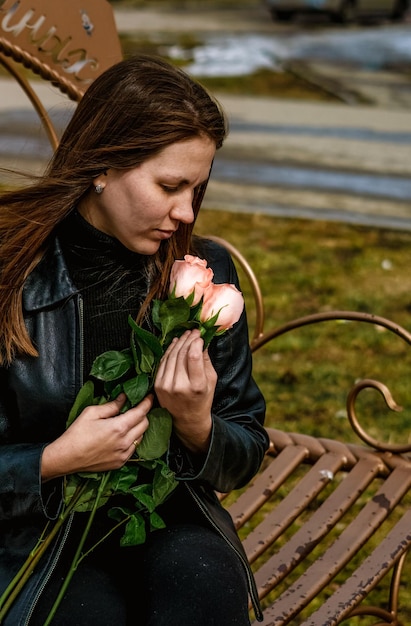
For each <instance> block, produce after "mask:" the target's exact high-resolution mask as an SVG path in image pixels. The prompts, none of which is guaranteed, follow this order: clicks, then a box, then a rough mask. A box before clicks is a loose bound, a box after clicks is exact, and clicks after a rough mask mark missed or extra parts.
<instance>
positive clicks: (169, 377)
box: [154, 330, 217, 452]
mask: <svg viewBox="0 0 411 626" xmlns="http://www.w3.org/2000/svg"><path fill="white" fill-rule="evenodd" d="M203 348H204V344H203V340H202V339H201V337H200V332H199V331H198V330H192V331H186V332H185V333H184V334H183V335H182V336H181V337H180V338H179V339H174V340H173V341H172V343H171V344H170V346H169V347H168V349H167V350H166V352H165V354H164V356H163V358H162V359H161V362H160V365H159V368H158V371H157V376H156V380H155V384H154V389H155V392H156V394H157V398H158V401H159V403H160V405H161V406H162V407H164V408H166V409H168V411H170V413H171V415H172V416H173V427H174V431H175V433H176V434H177V435H178V437H179V438H180V439H181V441H182V442H183V443H184V445H185V446H186V447H187V448H188V449H189V450H191V451H192V452H206V451H207V449H208V445H209V442H210V435H211V427H212V420H211V406H212V403H213V398H214V392H215V388H216V384H217V374H216V371H215V369H214V367H213V365H212V363H211V361H210V357H209V356H208V352H207V350H203Z"/></svg>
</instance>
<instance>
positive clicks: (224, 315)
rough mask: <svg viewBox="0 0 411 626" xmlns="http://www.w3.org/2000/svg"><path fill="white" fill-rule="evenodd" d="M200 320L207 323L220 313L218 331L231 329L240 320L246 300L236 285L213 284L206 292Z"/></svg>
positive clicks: (217, 323)
mask: <svg viewBox="0 0 411 626" xmlns="http://www.w3.org/2000/svg"><path fill="white" fill-rule="evenodd" d="M203 298H204V300H203V307H202V310H201V314H200V320H201V321H202V322H206V321H207V320H209V319H210V318H211V317H213V316H214V315H216V314H217V313H218V318H217V322H216V325H218V330H227V329H228V328H231V327H232V326H233V325H234V324H235V323H236V322H238V320H239V319H240V316H241V313H242V312H243V308H244V298H243V294H242V293H241V291H239V290H238V289H237V287H236V286H235V285H230V284H229V283H222V284H220V285H216V284H214V283H211V284H210V285H209V286H208V287H207V289H206V290H205V291H204V296H203Z"/></svg>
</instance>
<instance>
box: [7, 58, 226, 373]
mask: <svg viewBox="0 0 411 626" xmlns="http://www.w3.org/2000/svg"><path fill="white" fill-rule="evenodd" d="M226 133H227V126H226V119H225V116H224V114H223V112H222V110H221V107H220V106H219V104H218V103H217V101H216V100H215V99H214V98H213V97H212V96H211V95H210V94H209V93H208V92H207V91H206V90H205V89H204V87H203V86H202V85H200V84H199V83H197V82H196V81H194V80H193V79H192V78H190V77H189V76H188V75H187V74H186V73H185V72H184V71H183V70H181V69H179V68H177V67H174V66H173V65H171V64H169V63H168V62H166V61H164V60H163V59H161V58H157V57H150V56H146V55H139V56H135V57H132V58H129V59H126V60H124V61H120V62H119V63H117V64H116V65H113V66H112V67H111V68H109V69H108V70H106V71H105V72H104V73H103V74H102V75H100V76H99V77H98V78H97V79H96V80H95V81H94V82H93V83H92V84H91V85H90V87H89V88H88V90H87V91H86V93H85V95H84V96H83V98H82V99H81V101H80V103H79V104H78V107H77V108H76V110H75V112H74V115H73V117H72V119H71V121H70V122H69V124H68V126H67V128H66V130H65V132H64V133H63V136H62V138H61V140H60V144H59V146H58V148H57V150H56V152H55V154H54V156H53V157H52V159H51V161H50V163H49V165H48V167H47V169H46V171H45V173H44V175H42V176H41V177H39V178H38V179H37V180H35V181H34V183H33V184H31V185H30V186H28V187H24V188H22V189H20V190H14V191H9V192H6V193H4V194H2V196H1V197H0V242H1V243H0V290H1V291H0V336H1V347H0V363H8V362H10V361H11V360H12V358H13V356H14V355H15V354H16V353H23V354H24V353H25V354H29V355H36V354H37V352H36V350H35V348H34V346H33V345H32V343H31V341H30V337H29V335H28V333H27V329H26V327H25V324H24V319H23V311H22V291H23V286H24V281H25V279H26V278H27V276H28V274H29V273H30V272H31V271H32V270H33V268H34V267H35V266H36V264H37V263H38V262H39V261H40V259H41V258H42V256H43V255H44V253H45V250H46V249H47V246H48V243H49V242H50V239H51V236H52V235H53V233H54V231H55V229H56V226H57V225H58V224H59V223H60V222H61V221H62V220H63V219H64V218H65V217H66V216H67V215H68V214H69V213H70V211H72V210H73V209H74V207H75V206H76V205H77V204H78V202H79V201H80V199H81V198H82V197H83V196H84V195H85V194H86V193H88V192H89V191H90V187H91V184H92V180H93V178H95V177H96V176H97V175H98V174H100V173H101V172H103V171H105V170H107V169H109V168H117V169H127V168H132V167H136V166H137V165H139V164H141V163H142V162H144V161H145V160H147V159H148V158H150V157H153V156H155V155H156V154H158V153H159V152H160V151H161V150H163V149H164V148H166V147H167V146H169V145H171V144H172V143H175V142H177V141H184V140H187V139H190V138H192V137H197V136H207V137H209V138H211V139H212V140H213V141H214V142H215V144H216V147H217V148H219V147H221V145H222V143H223V141H224V139H225V136H226ZM205 187H206V185H202V186H200V187H199V188H198V189H197V190H196V193H195V197H194V200H193V211H194V215H195V217H197V214H198V211H199V209H200V205H201V201H202V199H203V196H204V192H205ZM193 226H194V223H193V224H190V225H185V224H181V225H180V227H179V229H178V231H177V233H176V235H175V236H174V237H172V238H171V239H170V240H167V241H164V242H162V244H161V246H160V249H159V251H158V253H157V254H156V255H155V256H154V257H152V258H151V259H150V265H151V275H152V282H151V284H152V287H151V289H150V293H149V295H148V297H147V300H146V302H145V304H144V305H143V307H142V311H141V315H144V313H145V311H146V310H147V308H148V307H149V305H150V302H151V300H152V299H153V298H154V297H159V298H160V297H162V296H164V294H165V292H166V290H167V287H168V277H169V273H170V269H171V265H172V263H173V262H174V260H175V259H177V258H182V256H183V255H184V254H186V253H187V252H189V251H190V250H191V249H192V248H191V247H192V243H191V242H192V231H193Z"/></svg>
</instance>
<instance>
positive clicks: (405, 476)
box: [212, 237, 411, 626]
mask: <svg viewBox="0 0 411 626" xmlns="http://www.w3.org/2000/svg"><path fill="white" fill-rule="evenodd" d="M212 238H213V239H215V240H218V241H220V242H221V243H223V245H225V246H226V247H227V248H228V249H229V250H230V252H231V254H232V256H233V257H234V259H235V260H236V262H237V263H238V264H239V266H240V267H241V270H242V271H243V272H244V274H245V276H246V278H247V279H248V280H249V282H250V284H251V290H252V293H253V297H254V303H255V309H256V323H255V328H254V333H253V335H252V339H251V346H252V350H253V354H254V360H256V359H258V358H259V352H260V351H261V350H262V349H263V348H264V346H266V345H267V344H268V343H270V342H273V341H275V340H276V339H277V338H278V337H280V336H281V335H284V334H285V333H288V332H291V331H293V330H296V329H298V328H301V327H302V326H307V325H311V324H319V323H323V322H328V321H332V320H334V321H340V320H346V321H356V322H360V323H368V324H373V325H377V326H380V327H382V328H385V329H386V330H389V331H391V332H392V333H394V334H395V335H397V336H398V337H400V338H401V339H403V340H404V341H405V342H406V343H407V344H411V333H409V332H408V331H407V330H405V329H404V328H402V327H401V326H399V325H398V324H395V323H394V322H392V321H391V320H388V319H386V318H383V317H379V316H376V315H372V314H369V313H361V312H357V311H328V312H325V313H315V314H312V315H308V316H305V317H302V318H299V319H295V320H292V321H290V322H289V323H287V324H285V325H283V326H281V327H278V328H275V329H273V330H271V331H269V332H264V317H265V314H264V303H263V297H262V294H261V290H260V287H259V284H258V280H257V278H256V276H255V275H254V273H253V271H252V269H251V267H250V266H249V264H248V263H247V261H246V259H245V258H244V257H243V256H242V254H241V253H240V252H239V251H238V250H237V249H236V248H234V247H233V246H232V245H231V244H230V243H228V242H226V241H224V240H222V239H220V238H218V237H212ZM369 388H372V389H375V390H377V392H379V393H380V394H381V395H382V396H383V398H384V400H385V403H386V404H387V406H388V407H389V408H390V409H391V410H394V411H399V410H401V407H399V406H398V405H397V404H396V403H395V402H394V400H393V398H392V396H391V393H390V391H389V389H388V388H387V387H386V386H385V385H384V384H382V383H381V382H379V381H376V380H370V379H365V380H360V381H357V382H356V383H355V384H354V386H353V387H352V389H351V390H350V391H349V392H348V394H347V406H346V409H347V417H348V419H349V422H350V424H351V427H352V429H353V431H354V432H355V433H356V435H357V437H358V441H359V443H358V444H353V443H344V442H342V441H337V440H334V439H328V438H317V437H313V436H308V435H305V434H302V433H296V432H285V431H282V430H278V429H275V428H267V431H268V433H269V436H270V441H271V446H270V449H269V450H268V452H267V455H266V459H265V462H264V464H263V467H262V469H261V471H260V473H259V474H258V476H257V477H256V478H255V480H254V481H253V482H252V483H251V484H250V485H248V486H247V488H246V489H245V490H243V491H242V492H241V493H240V494H225V495H223V496H221V497H222V500H223V502H225V503H226V506H227V509H228V510H229V512H230V514H231V515H232V517H233V520H234V523H235V525H236V527H237V529H238V531H239V533H240V536H241V538H242V540H243V545H244V547H245V550H246V554H247V557H248V559H249V561H250V563H251V564H252V566H253V569H254V572H255V576H256V582H257V587H258V593H259V597H260V599H261V601H262V605H263V610H264V621H263V622H262V623H263V624H264V625H265V626H274V625H275V626H285V625H286V624H301V625H303V626H334V625H336V624H340V623H342V622H344V621H345V620H347V622H346V623H349V624H352V623H357V622H353V619H354V618H355V617H356V616H357V617H359V616H364V617H365V616H370V617H373V618H375V619H376V620H377V621H375V622H374V621H373V622H370V621H368V622H367V624H371V623H372V624H373V625H374V626H380V625H382V624H392V625H394V624H395V625H396V626H401V625H403V626H405V624H406V622H403V621H401V619H400V617H399V615H400V613H399V608H400V606H399V605H400V603H399V596H400V589H401V585H405V584H406V583H407V581H406V580H405V579H404V577H403V578H401V575H402V573H403V567H404V562H405V559H406V556H407V553H408V550H409V548H410V545H411V508H410V504H411V492H410V488H411V456H410V452H411V445H410V444H408V443H405V444H404V445H401V444H394V443H384V442H381V441H378V440H376V439H374V438H373V437H371V436H370V435H368V434H367V432H366V431H365V430H364V429H363V427H362V426H361V425H360V422H359V419H358V418H357V415H356V410H355V404H356V400H357V396H358V395H359V394H360V393H361V391H362V390H364V389H369ZM268 417H270V416H268ZM386 577H389V579H390V584H389V586H388V594H387V596H386V597H385V598H382V597H381V593H378V594H377V596H378V597H377V598H375V590H376V589H377V590H378V588H379V584H380V582H381V581H382V579H384V578H386ZM386 588H387V586H386ZM373 592H374V598H373V595H372V594H373ZM370 598H371V600H370ZM410 610H411V607H408V611H410ZM409 614H410V613H409ZM257 623H261V622H257V621H254V622H253V626H255V625H256V624H257ZM358 623H359V622H358ZM361 623H363V622H361Z"/></svg>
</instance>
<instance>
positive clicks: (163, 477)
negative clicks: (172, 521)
mask: <svg viewBox="0 0 411 626" xmlns="http://www.w3.org/2000/svg"><path fill="white" fill-rule="evenodd" d="M177 485H178V482H177V480H176V479H175V474H174V472H172V471H171V469H170V468H169V467H168V465H167V464H166V463H164V461H162V460H161V459H158V461H157V467H156V470H155V473H154V478H153V498H154V502H155V505H156V507H157V506H159V505H160V504H162V502H164V500H165V499H166V498H167V497H168V496H169V495H170V493H171V492H172V491H174V489H175V488H176V487H177Z"/></svg>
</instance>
